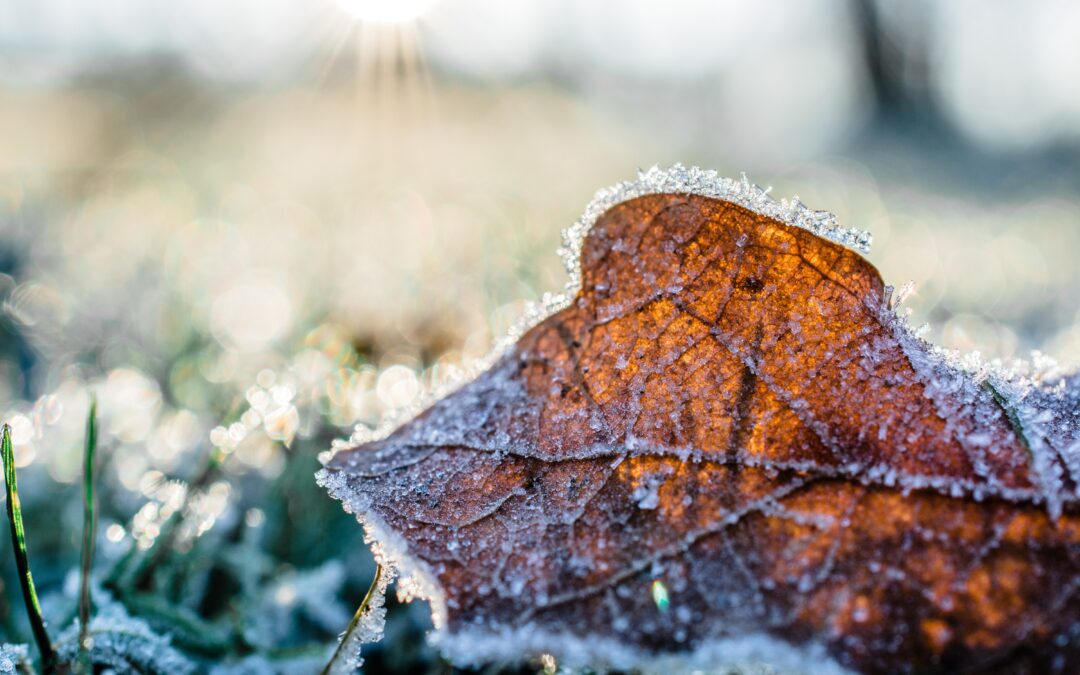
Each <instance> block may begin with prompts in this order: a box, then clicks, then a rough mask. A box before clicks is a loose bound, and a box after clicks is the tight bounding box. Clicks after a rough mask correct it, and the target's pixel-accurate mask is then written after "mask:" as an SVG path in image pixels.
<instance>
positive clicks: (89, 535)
mask: <svg viewBox="0 0 1080 675" xmlns="http://www.w3.org/2000/svg"><path fill="white" fill-rule="evenodd" d="M96 451H97V399H96V398H94V397H93V396H91V397H90V412H89V413H88V414H87V416H86V447H85V449H84V452H83V541H82V560H81V564H80V567H79V572H80V584H79V662H80V666H81V667H82V668H83V669H84V671H85V672H87V673H89V672H91V671H90V670H89V668H90V654H89V648H90V643H89V637H90V610H91V609H92V607H91V603H90V568H91V566H92V565H93V563H94V541H95V539H96V536H97V513H96V512H95V510H94V454H95V453H96Z"/></svg>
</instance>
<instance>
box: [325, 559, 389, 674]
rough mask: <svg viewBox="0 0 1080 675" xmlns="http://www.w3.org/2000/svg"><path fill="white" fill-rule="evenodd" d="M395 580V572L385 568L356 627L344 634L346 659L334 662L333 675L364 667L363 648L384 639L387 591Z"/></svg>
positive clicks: (342, 638)
mask: <svg viewBox="0 0 1080 675" xmlns="http://www.w3.org/2000/svg"><path fill="white" fill-rule="evenodd" d="M393 580H394V572H393V570H391V569H389V568H384V569H383V570H382V571H381V573H380V574H379V578H378V580H377V582H376V584H375V588H374V589H373V590H372V593H371V595H370V596H369V597H368V600H367V603H368V604H367V606H366V607H364V610H363V613H362V614H361V615H360V618H359V620H358V621H357V623H356V625H355V626H353V627H352V632H351V633H346V634H343V635H342V636H341V637H340V639H341V640H344V641H345V643H344V645H343V650H344V653H345V654H346V658H343V659H340V660H338V661H335V662H334V666H333V668H332V671H331V675H350V673H354V672H356V670H357V669H358V668H360V666H362V665H364V657H363V656H362V655H361V648H362V647H363V646H364V645H366V644H371V643H373V642H378V641H379V640H381V639H382V636H383V629H384V628H385V627H386V589H387V587H389V585H390V582H391V581H393Z"/></svg>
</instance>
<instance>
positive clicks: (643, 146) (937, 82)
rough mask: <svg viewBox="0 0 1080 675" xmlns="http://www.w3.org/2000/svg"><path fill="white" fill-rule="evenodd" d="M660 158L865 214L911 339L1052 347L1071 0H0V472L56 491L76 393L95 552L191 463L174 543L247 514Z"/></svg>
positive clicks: (1072, 101)
mask: <svg viewBox="0 0 1080 675" xmlns="http://www.w3.org/2000/svg"><path fill="white" fill-rule="evenodd" d="M675 162H682V163H685V164H698V165H700V166H703V167H706V168H714V169H717V170H719V171H721V172H722V173H726V174H730V175H738V173H739V172H740V171H745V172H747V173H748V174H749V176H750V178H751V179H752V180H754V181H755V182H758V183H759V184H762V185H772V186H774V194H775V195H777V196H792V195H795V194H797V195H798V196H799V197H800V198H801V199H802V200H803V201H804V202H805V203H806V204H808V205H809V206H811V207H812V208H816V209H826V210H830V211H833V212H834V213H836V214H837V215H838V216H839V218H840V221H841V223H842V224H844V225H846V226H854V227H859V228H862V229H867V230H870V231H871V232H872V233H873V235H874V244H873V250H872V252H871V253H870V255H869V259H870V260H871V261H872V262H873V263H874V264H875V265H877V266H878V268H879V269H880V270H881V272H882V274H883V276H884V278H885V280H886V281H887V282H889V283H892V284H894V285H900V284H902V283H904V282H906V281H908V280H911V281H914V282H915V289H916V290H915V293H914V294H913V296H912V297H911V298H910V299H909V300H908V301H907V304H908V305H909V306H910V307H911V309H912V312H913V317H912V323H914V324H916V325H918V324H921V323H924V322H927V323H929V325H930V329H929V333H928V337H929V338H930V339H931V340H933V341H935V342H937V343H938V344H941V345H944V346H946V347H948V348H952V349H958V350H963V351H970V350H978V351H980V352H981V353H982V354H983V356H984V357H985V358H988V359H993V358H1001V359H1011V358H1014V357H1026V356H1027V355H1028V353H1029V352H1030V351H1031V350H1036V349H1037V350H1041V351H1042V352H1044V353H1046V354H1048V355H1050V356H1052V357H1055V358H1057V359H1059V360H1062V361H1064V362H1068V363H1077V362H1080V303H1078V302H1077V300H1076V298H1077V297H1078V296H1080V265H1078V264H1077V258H1078V256H1080V5H1078V4H1077V3H1075V2H1071V1H1069V0H1039V1H1034V2H1026V3H1014V2H998V1H992V2H986V1H976V0H958V1H956V2H950V3H933V2H929V1H925V0H917V1H905V2H871V1H858V0H847V1H841V0H781V1H777V2H771V3H757V2H751V1H750V0H726V1H724V2H717V1H715V0H673V1H670V2H662V3H661V2H654V3H649V2H642V1H639V0H623V1H619V2H615V1H604V0H273V1H271V0H230V1H229V2H217V1H211V0H190V1H189V2H184V3H176V2H166V1H165V0H35V2H26V1H24V0H0V302H2V312H0V412H3V415H4V419H5V420H7V421H10V422H11V423H12V424H13V427H14V431H15V442H16V450H17V459H18V463H19V465H20V466H23V467H34V469H33V470H32V471H31V473H30V476H31V478H29V479H27V480H29V481H34V480H38V478H35V477H36V476H40V484H41V485H44V483H45V481H48V482H49V484H50V485H60V486H63V485H67V484H70V483H72V482H73V481H75V480H76V479H77V477H78V472H79V453H80V450H79V439H80V438H81V433H82V425H83V423H84V418H83V416H84V415H85V410H86V392H87V390H88V389H90V388H92V389H94V390H95V391H97V393H98V396H99V397H100V399H101V401H102V416H103V429H104V435H103V441H102V442H103V444H105V446H106V447H107V448H108V453H109V454H108V457H109V459H108V468H107V469H106V470H105V476H106V477H105V478H103V480H106V481H109V482H108V485H110V486H112V487H113V488H114V489H115V493H114V494H113V496H112V497H110V498H109V499H110V500H111V501H109V504H107V505H106V507H105V509H104V513H105V514H106V521H107V522H105V524H104V525H103V533H104V534H103V536H106V539H107V542H106V544H105V547H106V548H105V553H104V554H103V555H106V556H107V555H108V554H109V553H108V552H109V550H111V549H109V548H108V547H109V546H113V547H114V548H115V547H120V546H122V545H124V544H125V542H136V545H142V546H150V545H151V543H152V542H153V540H154V538H155V537H156V536H157V532H156V531H155V527H156V526H155V524H154V523H155V522H156V520H155V519H158V520H160V518H161V517H162V514H161V513H160V512H159V511H161V510H163V509H158V507H160V506H162V505H164V504H165V503H166V502H165V499H166V498H168V495H166V496H165V497H161V496H160V495H159V494H158V493H159V492H160V491H161V486H162V485H164V484H166V483H167V480H168V479H169V478H172V477H180V478H183V477H185V476H188V477H190V472H191V471H193V469H192V468H191V467H193V466H195V465H197V461H196V460H195V459H194V458H196V457H199V456H200V454H199V453H201V452H205V451H206V448H208V447H209V448H214V449H216V450H217V451H220V452H221V453H223V455H224V456H225V457H226V461H225V462H224V472H225V473H224V476H225V478H222V481H221V485H222V486H223V487H221V488H219V496H222V495H224V497H223V498H222V499H219V500H218V501H213V500H208V501H209V503H211V505H212V507H213V508H211V510H210V521H209V522H210V526H208V527H206V528H205V530H209V529H211V528H212V526H213V523H214V518H223V519H225V520H226V521H227V522H230V523H246V525H244V526H247V527H250V526H251V523H252V522H254V523H256V524H258V523H262V522H263V520H261V518H262V517H263V515H265V514H264V511H266V510H267V509H268V507H266V506H265V505H261V502H259V501H258V499H262V498H264V497H266V495H267V494H270V493H269V492H268V490H270V488H267V487H265V485H271V484H274V485H276V484H277V483H275V481H278V482H280V480H281V477H282V476H283V475H286V474H287V473H288V472H293V473H296V472H297V471H298V472H299V473H298V474H297V475H300V478H296V479H295V480H297V481H299V480H305V481H306V480H309V479H310V474H311V471H313V470H314V468H315V467H317V463H316V462H315V461H314V456H315V454H316V453H317V452H318V451H319V450H322V449H325V448H326V447H328V445H329V440H330V439H331V438H334V437H338V436H344V435H348V433H349V430H350V429H351V428H352V427H353V425H355V424H357V423H365V424H368V425H374V424H377V423H378V421H379V420H380V418H381V417H382V416H383V415H384V414H385V413H386V411H388V410H392V409H395V408H397V407H400V406H403V405H408V404H410V403H411V402H414V401H416V400H418V399H419V397H421V396H422V395H423V393H424V391H426V390H428V389H429V388H430V387H431V386H433V385H434V384H438V383H439V382H442V381H445V380H446V379H447V378H450V377H453V376H454V373H456V372H459V371H460V370H462V369H467V368H468V367H469V365H470V364H471V363H472V362H474V361H475V360H477V359H478V358H480V357H482V356H483V355H484V354H485V353H486V352H487V351H488V349H489V348H490V347H491V345H492V342H493V339H495V338H497V337H498V336H500V335H501V334H502V333H503V332H504V331H505V330H506V328H507V327H508V326H509V325H510V324H511V323H512V322H513V320H514V319H515V318H516V317H517V316H518V314H519V312H520V311H521V309H522V306H523V303H524V301H528V300H534V299H537V298H539V297H540V295H541V294H542V293H544V292H545V291H558V290H561V288H562V285H563V283H564V281H565V274H564V272H563V270H562V266H561V263H560V261H559V259H558V257H557V256H556V255H555V249H556V248H557V246H558V243H559V233H560V230H561V229H562V228H564V227H566V226H568V225H569V224H571V223H572V222H573V221H574V219H575V218H576V217H577V216H578V215H579V213H580V212H581V210H582V209H583V207H584V206H585V204H586V203H587V202H588V201H589V199H590V198H591V196H592V194H593V192H594V191H595V190H596V189H598V188H601V187H604V186H607V185H610V184H613V183H615V182H617V181H620V180H625V179H629V178H632V177H633V176H634V173H635V171H636V169H637V168H639V167H642V168H646V167H649V166H651V165H653V164H661V165H668V164H672V163H675ZM297 448H302V451H298V450H297ZM298 452H300V454H301V456H300V458H299V459H295V460H294V455H296V454H297V453H298ZM293 461H296V462H300V464H299V466H300V467H302V470H301V469H293V468H290V467H292V464H290V462H293ZM308 469H310V471H309V470H308ZM301 474H302V475H301ZM245 481H247V482H245ZM252 481H263V482H262V483H258V482H252ZM264 484H265V485H264ZM30 485H31V486H33V485H35V483H33V482H31V483H30ZM253 485H254V487H253ZM260 486H262V487H260ZM27 489H32V488H27ZM298 489H299V488H298ZM38 490H39V494H43V495H47V494H49V493H48V492H47V490H46V488H44V487H39V488H38ZM275 494H276V493H275ZM27 499H31V500H32V497H29V496H28V497H27ZM289 499H291V498H289ZM289 499H285V502H284V503H286V506H285V507H282V508H286V509H294V511H295V513H293V515H295V516H296V517H300V516H299V515H297V514H299V513H303V511H302V510H301V509H302V508H308V507H302V506H298V505H297V504H301V503H302V500H301V502H297V503H296V504H294V503H293V502H291V501H289ZM297 499H299V498H297ZM155 500H157V501H155ZM146 504H151V505H154V504H157V506H155V510H154V513H152V514H151V513H144V512H145V511H146V506H145V505H146ZM331 507H332V505H331ZM214 509H216V511H214ZM68 511H70V513H68V514H67V516H68V517H69V521H70V523H71V531H70V532H66V531H65V532H63V533H61V534H58V535H57V537H59V538H60V539H63V538H64V537H67V538H68V539H70V540H71V541H70V542H67V543H64V542H61V541H60V539H57V541H56V543H55V545H56V550H57V551H59V550H61V549H62V547H63V546H65V545H68V544H70V543H72V542H75V541H77V537H78V526H77V523H78V522H79V518H80V517H81V514H80V512H79V507H78V505H77V503H73V506H72V508H71V509H68ZM65 513H67V511H65ZM132 513H136V517H135V519H134V520H131V514H132ZM138 514H142V516H143V517H142V519H141V520H139V518H138ZM30 517H31V518H32V517H33V516H32V515H31V516H30ZM326 517H329V516H326ZM230 518H231V520H230ZM245 518H246V519H245ZM109 519H111V520H109ZM348 525H350V526H351V523H349V524H348ZM237 527H240V525H237ZM342 527H343V528H346V525H342ZM353 529H356V528H353ZM205 530H203V531H205ZM343 531H346V530H344V529H343ZM200 534H201V532H200ZM31 536H33V532H31ZM41 536H45V535H41ZM275 536H277V535H275ZM290 536H295V533H294V534H293V535H290ZM350 541H351V540H350ZM301 543H302V542H301ZM316 544H317V542H316ZM313 545H315V544H313ZM281 546H283V547H284V548H282V549H281V551H285V552H283V553H282V552H279V554H278V559H279V560H282V561H285V563H287V564H294V565H304V564H314V563H315V562H318V561H319V559H320V556H322V557H323V558H326V557H331V556H332V555H333V551H328V550H325V546H324V548H323V549H320V548H318V546H317V545H315V548H314V549H310V548H309V549H304V550H305V551H306V553H305V555H308V557H309V558H310V560H305V559H297V558H295V555H294V553H295V551H298V550H300V548H296V549H290V548H289V546H299V544H297V543H296V542H295V541H293V542H292V544H288V545H286V544H282V545H281ZM288 551H293V553H289V552H288ZM57 555H59V553H58V554H57ZM296 555H299V554H296ZM57 574H59V572H58V573H57ZM358 583H359V582H358Z"/></svg>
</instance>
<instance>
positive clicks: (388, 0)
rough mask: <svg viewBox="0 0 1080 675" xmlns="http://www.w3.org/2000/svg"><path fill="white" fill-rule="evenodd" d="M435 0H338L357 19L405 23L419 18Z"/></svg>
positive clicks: (339, 4)
mask: <svg viewBox="0 0 1080 675" xmlns="http://www.w3.org/2000/svg"><path fill="white" fill-rule="evenodd" d="M434 2H435V0H337V4H338V6H340V7H341V8H342V9H343V10H345V11H346V12H348V13H349V14H350V15H351V16H352V17H353V18H354V19H356V20H357V21H371V22H374V23H405V22H408V21H415V20H417V19H419V18H420V17H421V16H422V15H423V14H424V12H426V11H427V10H428V9H429V8H430V7H431V6H432V5H433V4H434Z"/></svg>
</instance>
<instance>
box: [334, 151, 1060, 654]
mask: <svg viewBox="0 0 1080 675" xmlns="http://www.w3.org/2000/svg"><path fill="white" fill-rule="evenodd" d="M628 185H630V187H625V186H624V187H620V188H616V189H615V190H614V191H612V192H611V193H610V194H609V193H601V195H600V196H599V197H598V201H597V202H596V203H597V204H600V206H595V207H590V209H594V210H595V212H592V211H589V212H587V213H586V216H585V217H583V219H582V220H581V221H579V223H578V225H575V228H577V231H576V232H572V233H571V236H570V237H569V238H568V244H567V249H568V250H569V251H570V253H571V254H572V256H573V257H574V260H576V261H579V264H578V265H575V270H576V272H575V275H574V277H573V280H572V283H571V286H570V289H571V293H570V295H568V296H566V297H565V298H562V299H559V298H552V299H549V302H548V303H547V304H545V305H544V308H545V310H544V311H541V312H539V313H537V314H536V315H535V316H534V317H532V319H530V320H534V321H533V322H534V323H535V325H533V326H532V327H531V328H528V329H527V330H524V331H523V332H522V333H521V334H520V336H519V337H518V338H517V341H516V342H514V343H513V344H512V345H511V346H509V347H507V348H506V350H505V351H503V352H502V353H501V356H499V357H498V358H497V359H496V360H495V361H494V362H493V363H492V365H491V366H490V367H489V368H488V369H487V370H486V371H484V372H483V373H481V374H479V375H478V376H477V377H475V378H474V379H472V380H470V381H468V382H467V383H465V384H463V385H462V386H460V388H458V389H457V390H456V391H454V392H453V393H452V394H450V395H448V396H445V397H444V398H442V399H440V400H438V401H436V402H434V403H432V404H431V405H430V406H429V407H427V409H426V410H424V411H423V412H422V413H421V414H419V415H418V416H416V417H415V418H413V419H411V420H410V421H408V422H407V423H404V424H402V425H401V426H399V427H397V428H396V429H394V430H392V433H389V435H387V432H389V431H390V430H389V429H386V430H382V431H377V432H376V433H375V434H373V435H371V436H367V437H365V441H364V443H363V444H355V445H354V444H350V445H349V447H347V448H344V449H340V450H339V451H338V452H337V454H335V455H334V456H333V457H332V458H330V459H329V461H328V462H327V464H326V468H325V470H324V471H323V472H321V473H320V475H319V481H320V483H321V484H323V485H324V486H326V487H327V489H328V490H329V491H330V493H331V494H332V495H333V496H335V497H337V498H338V499H341V500H342V502H343V504H344V506H345V508H346V510H348V511H351V512H353V513H355V514H356V515H357V517H358V519H359V520H360V521H361V522H362V523H363V524H364V526H365V528H366V531H367V535H368V538H369V539H370V540H371V541H372V543H373V546H374V549H375V553H376V556H377V558H378V559H380V562H383V563H384V564H387V565H390V566H391V567H392V568H393V569H395V570H400V571H401V573H402V575H403V576H405V577H408V578H409V580H410V582H409V585H408V587H409V588H413V589H415V590H413V591H412V592H413V594H414V595H415V596H416V597H421V598H425V599H428V600H430V601H431V603H432V609H433V613H434V614H435V622H436V627H437V631H436V633H435V636H434V639H435V640H436V642H437V643H438V644H439V645H440V648H442V649H443V651H444V652H445V653H446V654H447V655H448V656H449V657H451V658H452V659H453V660H455V662H461V663H478V662H481V661H485V660H488V659H502V658H513V657H514V656H518V657H520V656H534V657H538V656H540V655H541V654H548V655H551V656H552V657H553V658H555V659H556V660H557V662H558V663H581V664H588V665H591V666H596V667H601V668H603V667H614V668H624V667H630V666H634V667H641V668H651V667H653V666H654V665H656V664H661V665H658V666H656V667H657V669H658V670H665V669H666V670H665V672H670V670H671V669H674V670H682V669H684V668H685V669H689V670H692V669H693V668H695V667H697V666H695V665H693V664H695V663H696V664H701V663H712V664H717V663H723V664H730V665H731V667H732V668H743V669H746V668H756V667H757V665H755V659H756V658H757V657H754V656H748V654H761V655H762V656H761V659H762V661H763V662H764V664H765V665H768V666H770V667H775V668H776V669H778V670H785V669H786V670H801V671H804V672H822V670H823V669H825V668H834V669H836V668H840V667H841V666H842V667H850V668H855V669H861V670H897V669H901V670H902V669H915V670H917V669H944V670H949V669H950V668H957V667H959V666H961V665H964V664H967V663H970V662H981V661H982V660H984V659H991V658H996V659H999V661H997V662H995V663H998V664H999V665H1001V664H1007V665H1008V666H1011V667H1015V668H1019V669H1022V668H1028V669H1029V670H1034V671H1043V670H1046V671H1050V672H1053V669H1054V668H1058V669H1061V668H1066V669H1067V668H1070V667H1077V666H1080V645H1078V644H1076V640H1075V638H1074V637H1073V636H1072V633H1071V632H1070V631H1071V630H1072V626H1073V625H1075V624H1077V623H1080V507H1078V500H1080V493H1078V485H1080V474H1078V473H1077V472H1076V470H1077V468H1080V458H1077V456H1076V455H1077V442H1078V440H1080V433H1078V431H1080V428H1078V424H1077V421H1076V415H1077V412H1076V411H1077V410H1078V406H1077V402H1078V399H1077V392H1078V391H1080V388H1078V385H1080V377H1078V376H1077V375H1076V374H1075V373H1071V372H1070V371H1065V370H1060V369H1058V370H1054V368H1053V367H1051V366H1049V365H1048V364H1046V363H1042V362H1037V363H1033V364H1031V365H1030V366H1024V365H1020V364H1013V365H1011V366H1009V367H1008V368H1004V367H1001V366H999V365H997V364H987V363H984V362H982V361H981V360H980V359H978V358H972V357H968V358H964V357H961V356H959V355H955V354H950V353H947V352H944V351H942V350H939V349H937V348H934V347H933V346H932V345H929V344H928V343H926V342H925V341H923V340H922V339H921V338H919V337H917V336H916V335H915V334H914V333H913V332H912V331H911V330H910V329H909V327H908V325H907V322H906V319H905V317H904V316H903V314H902V313H898V312H897V308H898V301H894V300H893V297H894V296H893V294H892V291H891V289H888V288H887V287H886V286H885V285H884V283H883V282H882V280H881V278H880V276H879V275H878V273H877V271H876V270H875V269H874V268H873V267H872V266H870V265H869V263H867V262H866V261H865V260H864V259H862V258H861V257H860V256H859V255H857V254H856V253H854V252H853V251H851V250H848V249H846V248H844V247H842V246H840V245H838V244H837V243H836V242H837V241H841V242H843V243H845V244H847V245H856V246H857V245H858V243H859V242H860V241H864V238H861V237H859V236H857V235H854V234H851V233H850V231H847V230H843V228H840V227H839V226H838V225H836V224H835V221H834V220H832V219H829V218H826V217H824V216H819V215H817V214H816V213H815V212H810V211H809V210H806V209H805V207H802V206H801V205H799V204H797V203H796V202H787V203H785V202H781V203H779V205H777V204H778V203H776V202H773V201H772V200H771V198H768V197H767V196H766V195H765V194H764V192H763V191H758V190H756V189H755V188H752V186H750V184H749V182H748V181H729V182H723V181H720V180H719V179H717V178H716V177H715V175H713V174H709V173H708V172H700V171H697V170H682V169H679V170H676V171H674V173H670V172H648V173H646V174H644V175H643V176H642V178H641V180H640V181H639V182H638V183H634V184H628ZM717 186H720V187H717ZM572 229H574V228H572ZM845 232H846V233H847V234H845ZM586 235H587V236H586ZM823 237H824V238H823ZM900 295H902V294H900ZM897 297H898V296H897ZM658 584H659V585H658ZM1047 587H1053V588H1056V589H1060V592H1058V593H1054V594H1048V593H1046V588H1047ZM656 588H662V589H663V590H664V593H663V596H662V599H663V602H660V601H658V600H657V599H656V598H657V597H659V596H657V595H656V594H655V593H654V592H653V591H654V589H656ZM1003 607H1007V608H1009V611H1008V612H1003V610H1002V608H1003ZM754 645H757V647H754ZM762 645H769V647H768V649H759V648H760V647H761V646H762ZM776 645H783V647H782V648H779V647H776ZM755 650H756V651H755ZM702 654H705V655H708V656H707V657H702V656H701V655H702ZM1002 655H1004V656H1002ZM770 661H772V662H771V663H770ZM678 664H681V665H678Z"/></svg>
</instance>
